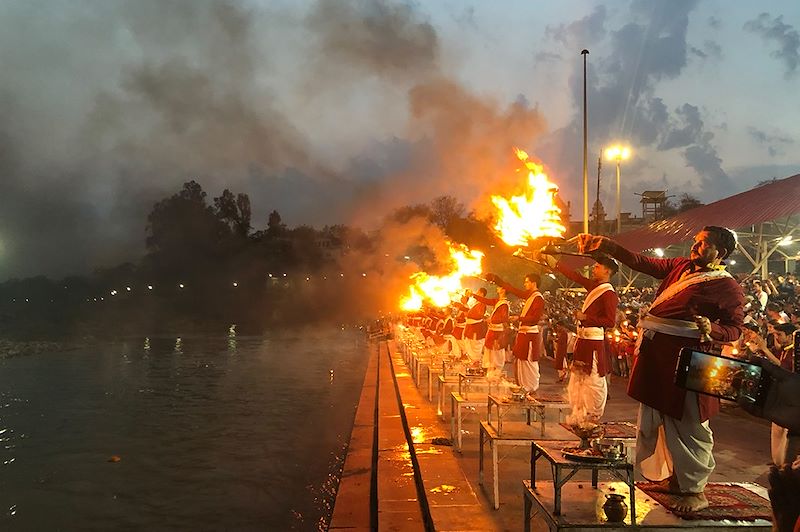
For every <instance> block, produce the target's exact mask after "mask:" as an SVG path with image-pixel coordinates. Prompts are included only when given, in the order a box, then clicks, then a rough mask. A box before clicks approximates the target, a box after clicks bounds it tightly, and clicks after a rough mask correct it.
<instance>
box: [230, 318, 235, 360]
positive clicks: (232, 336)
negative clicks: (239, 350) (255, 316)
mask: <svg viewBox="0 0 800 532" xmlns="http://www.w3.org/2000/svg"><path fill="white" fill-rule="evenodd" d="M228 354H230V355H235V354H236V324H235V323H234V324H233V325H231V326H230V327H229V328H228Z"/></svg>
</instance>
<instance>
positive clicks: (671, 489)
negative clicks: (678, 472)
mask: <svg viewBox="0 0 800 532" xmlns="http://www.w3.org/2000/svg"><path fill="white" fill-rule="evenodd" d="M650 489H652V490H653V491H657V492H659V493H674V494H675V495H680V493H681V488H680V486H678V479H676V478H675V477H668V478H665V479H664V480H659V481H658V482H655V483H654V485H653V486H652V487H651V488H650Z"/></svg>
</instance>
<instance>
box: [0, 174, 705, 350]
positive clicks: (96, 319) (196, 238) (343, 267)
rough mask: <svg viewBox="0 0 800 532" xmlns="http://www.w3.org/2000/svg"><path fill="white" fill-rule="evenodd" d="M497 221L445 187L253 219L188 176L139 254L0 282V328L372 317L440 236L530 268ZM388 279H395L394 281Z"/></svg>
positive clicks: (249, 324) (34, 331)
mask: <svg viewBox="0 0 800 532" xmlns="http://www.w3.org/2000/svg"><path fill="white" fill-rule="evenodd" d="M685 203H686V204H688V203H690V202H687V201H683V198H682V201H681V204H685ZM682 206H686V205H682ZM415 223H416V225H415ZM420 223H421V224H423V225H419V224H420ZM490 226H491V222H490V221H489V220H485V219H480V218H479V217H478V216H477V215H476V214H475V213H474V212H467V210H466V209H465V207H464V206H463V205H462V204H461V203H459V202H458V200H457V199H456V198H454V197H452V196H441V197H438V198H435V199H433V200H432V201H430V202H429V203H423V204H416V205H409V206H405V207H401V208H399V209H396V210H394V211H392V212H389V213H387V216H386V219H385V222H384V224H383V225H382V226H381V227H379V228H378V229H375V230H373V231H370V232H366V231H364V230H362V229H359V228H356V227H351V226H347V225H330V226H325V227H323V228H321V229H316V228H314V227H311V226H308V225H300V226H297V227H292V228H290V227H288V226H287V225H286V224H285V223H283V221H282V219H281V215H280V214H279V213H278V211H277V210H273V211H272V212H271V213H270V214H269V215H268V218H267V220H266V225H265V226H262V227H261V228H254V227H253V220H252V210H251V204H250V198H249V196H248V195H247V194H244V193H238V194H234V193H233V192H231V191H230V190H228V189H225V190H224V191H223V192H222V194H221V195H220V196H219V197H215V198H212V199H211V200H210V201H209V198H208V195H207V193H206V192H205V191H204V190H203V188H202V186H201V185H200V184H199V183H197V182H196V181H189V182H187V183H185V184H184V185H183V187H182V188H181V189H180V190H179V191H178V192H176V193H175V194H173V195H171V196H169V197H166V198H164V199H162V200H160V201H158V202H157V203H155V205H154V206H153V208H152V210H151V211H150V213H149V215H148V216H147V224H146V230H145V254H144V256H143V257H142V258H141V259H140V260H139V261H137V262H135V263H134V262H127V263H124V264H120V265H117V266H114V267H110V268H100V269H97V270H95V271H94V272H93V273H91V274H90V275H83V276H69V277H65V278H63V279H50V278H47V277H44V276H38V277H31V278H26V279H11V280H8V281H6V282H4V283H2V284H0V334H5V335H13V334H17V335H23V336H25V335H60V334H76V333H77V334H118V333H121V332H131V333H139V332H143V331H156V332H157V331H174V330H176V329H191V330H202V329H203V328H204V327H207V326H208V325H209V324H223V323H237V324H239V325H240V327H241V328H240V330H247V329H252V330H260V329H263V328H264V327H267V326H270V325H275V324H283V323H304V322H314V321H318V320H327V321H341V322H346V321H352V320H359V319H366V318H368V317H371V316H375V315H376V314H379V313H381V312H391V311H392V310H393V309H394V307H395V305H396V298H397V294H398V292H397V290H400V289H401V288H402V283H404V282H405V281H406V280H407V278H408V274H409V273H410V272H412V271H414V270H415V269H416V268H421V269H424V270H425V271H430V272H434V273H435V272H436V269H437V268H438V267H441V253H440V252H439V253H437V250H436V249H435V248H436V244H440V243H441V242H442V240H443V239H444V238H447V239H450V240H452V241H454V242H459V243H463V244H466V245H468V246H470V247H471V248H473V249H481V250H484V251H485V252H486V253H487V258H486V259H485V264H486V265H487V267H491V268H492V269H493V270H494V271H497V272H498V273H501V274H505V275H516V274H524V273H525V270H526V269H527V268H528V267H529V265H526V264H519V262H518V261H516V262H515V260H514V259H509V257H510V253H509V250H508V249H506V246H505V245H504V244H503V243H502V242H501V241H499V240H498V239H497V237H496V236H495V235H494V234H493V233H492V231H491V229H490ZM392 227H395V228H399V230H395V232H392V229H391V228H392ZM420 228H422V229H420ZM415 231H416V232H419V233H421V234H414V233H415ZM434 232H435V233H436V234H433V233H434ZM398 234H400V235H402V238H400V239H398V238H397V235H398ZM426 237H428V238H426ZM391 283H399V284H396V285H394V286H392V287H391V289H390V287H389V285H390V284H391Z"/></svg>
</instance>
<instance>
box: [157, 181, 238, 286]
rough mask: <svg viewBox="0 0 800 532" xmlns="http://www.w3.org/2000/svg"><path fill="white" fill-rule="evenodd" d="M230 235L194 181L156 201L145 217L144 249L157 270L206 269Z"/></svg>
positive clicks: (214, 260)
mask: <svg viewBox="0 0 800 532" xmlns="http://www.w3.org/2000/svg"><path fill="white" fill-rule="evenodd" d="M230 236H231V230H230V228H229V227H228V226H227V225H226V224H225V223H224V222H223V221H222V220H220V218H219V217H218V216H217V215H216V213H215V212H214V209H213V208H212V207H210V206H209V205H207V204H206V193H205V192H204V191H203V189H202V187H201V186H200V185H199V184H198V183H197V182H195V181H190V182H188V183H186V184H184V185H183V189H181V191H180V192H178V193H177V194H175V195H173V196H170V197H169V198H166V199H164V200H161V201H159V202H158V203H156V204H155V206H154V207H153V210H152V211H151V212H150V215H149V216H148V217H147V240H146V245H147V250H148V252H149V254H150V256H151V257H150V259H151V261H152V262H153V266H154V268H155V269H156V270H157V271H160V273H161V274H167V275H177V274H179V273H181V272H183V271H188V270H189V269H194V270H195V271H197V272H198V273H199V272H201V271H202V270H204V269H210V264H211V263H214V262H216V261H218V260H219V259H220V258H221V257H222V256H223V255H224V254H225V251H226V246H227V244H228V242H229V240H230Z"/></svg>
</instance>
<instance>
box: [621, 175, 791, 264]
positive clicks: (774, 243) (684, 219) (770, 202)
mask: <svg viewBox="0 0 800 532" xmlns="http://www.w3.org/2000/svg"><path fill="white" fill-rule="evenodd" d="M797 215H800V174H797V175H794V176H791V177H787V178H785V179H780V180H775V181H771V182H768V183H766V184H763V185H760V186H757V187H755V188H753V189H751V190H748V191H746V192H742V193H740V194H735V195H733V196H730V197H728V198H725V199H721V200H719V201H715V202H714V203H710V204H708V205H704V206H702V207H697V208H695V209H692V210H689V211H686V212H682V213H680V214H677V215H675V216H672V217H670V218H667V219H664V220H658V221H656V222H653V223H651V224H649V225H648V226H646V227H642V228H639V229H634V230H633V231H627V232H625V233H621V234H620V235H618V236H617V237H615V240H616V241H617V242H619V243H620V244H621V245H623V246H624V247H626V248H628V249H630V250H632V251H643V250H645V249H653V248H666V247H668V246H670V245H674V244H678V243H681V242H687V241H689V240H692V238H693V237H694V235H695V234H697V232H698V231H700V230H701V229H702V228H703V227H704V226H706V225H718V226H724V227H729V228H731V229H734V230H736V231H737V233H738V234H739V237H740V238H739V245H738V246H737V248H738V250H739V251H740V252H741V253H742V255H744V256H745V257H746V258H747V259H748V260H749V261H750V263H751V264H752V265H753V270H752V272H751V273H756V272H758V271H759V270H761V275H762V277H766V275H767V262H768V260H769V258H770V256H772V255H773V254H774V253H776V252H777V253H779V254H781V255H783V257H784V260H785V262H786V267H787V268H788V261H789V260H790V259H794V258H795V257H790V256H788V255H787V254H785V253H783V252H782V251H781V250H780V249H779V246H778V243H779V242H780V241H781V240H782V239H784V238H785V237H793V236H794V234H795V232H796V231H797V230H798V228H800V219H798V216H797Z"/></svg>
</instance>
